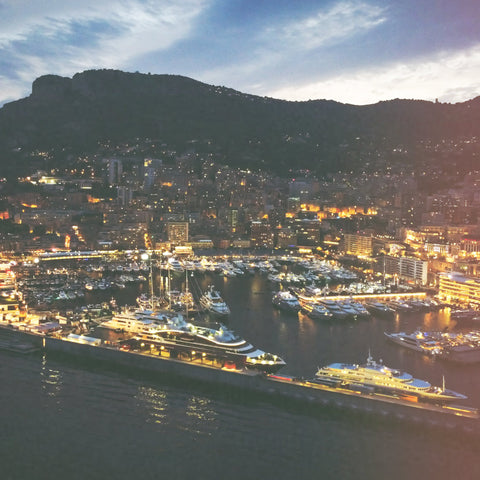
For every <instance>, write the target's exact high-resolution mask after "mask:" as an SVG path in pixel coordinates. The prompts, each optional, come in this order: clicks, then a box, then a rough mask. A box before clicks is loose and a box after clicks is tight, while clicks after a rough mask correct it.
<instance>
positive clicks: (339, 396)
mask: <svg viewBox="0 0 480 480" xmlns="http://www.w3.org/2000/svg"><path fill="white" fill-rule="evenodd" d="M0 328H1V329H2V331H4V332H9V333H10V334H12V335H14V336H17V337H19V338H20V339H21V341H23V342H28V343H30V344H31V345H32V346H33V347H39V349H40V350H41V351H45V352H47V353H49V352H53V353H62V354H66V355H72V356H75V357H77V358H81V359H88V360H93V361H95V362H99V364H105V365H115V366H122V367H127V368H129V369H131V368H133V369H139V370H143V371H147V372H154V373H160V374H162V375H165V376H170V377H172V378H182V379H187V380H191V381H193V382H194V383H197V384H198V383H202V384H207V385H216V386H218V385H221V386H222V387H226V388H230V389H232V390H233V391H236V392H237V393H238V394H241V393H242V392H251V393H257V394H260V395H262V396H266V397H268V398H270V399H272V400H278V399H284V400H291V401H294V402H300V403H303V404H305V403H306V404H312V405H318V406H319V407H322V408H334V409H339V410H349V411H353V412H359V413H363V414H367V415H371V416H373V417H377V418H382V419H391V420H392V421H401V422H406V423H409V422H413V423H416V424H425V425H430V426H436V427H442V428H443V427H445V428H449V429H459V430H462V431H464V432H468V433H478V431H479V429H478V420H479V418H480V416H479V413H478V411H477V409H475V408H473V407H468V406H463V405H451V404H448V405H436V404H431V403H425V402H418V401H415V400H414V399H413V398H400V397H396V396H391V395H385V394H380V393H374V392H365V391H361V390H360V389H356V390H355V389H350V388H344V387H338V386H337V387H332V386H327V385H322V384H319V383H316V382H315V381H314V380H313V379H312V380H306V379H299V378H293V377H289V376H283V375H277V374H266V373H261V372H257V371H252V370H248V369H243V368H242V369H240V368H238V367H237V366H235V365H234V364H229V363H228V362H227V363H222V364H220V365H219V364H215V362H210V363H208V362H205V361H204V360H203V359H202V358H192V359H185V358H183V359H179V358H171V357H169V356H168V357H167V356H162V352H161V351H158V350H156V349H154V350H147V351H146V352H145V351H138V350H123V349H122V348H121V346H120V345H118V344H112V343H106V342H102V341H101V340H100V339H97V338H92V337H85V336H82V335H73V336H70V337H65V336H62V335H58V334H47V335H44V334H41V335H40V334H35V333H31V332H29V331H26V330H25V331H22V330H20V329H17V328H13V327H12V326H9V325H6V324H1V325H0Z"/></svg>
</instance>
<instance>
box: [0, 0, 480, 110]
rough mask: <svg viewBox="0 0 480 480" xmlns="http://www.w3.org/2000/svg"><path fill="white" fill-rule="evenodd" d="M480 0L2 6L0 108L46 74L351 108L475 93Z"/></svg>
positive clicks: (59, 0)
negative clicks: (166, 83) (113, 72)
mask: <svg viewBox="0 0 480 480" xmlns="http://www.w3.org/2000/svg"><path fill="white" fill-rule="evenodd" d="M479 21H480V8H479V5H478V0H316V1H314V0H181V1H180V0H0V105H2V104H3V103H5V102H8V101H12V100H16V99H19V98H22V97H25V96H28V95H29V94H30V92H31V84H32V82H33V81H34V80H35V78H37V77H39V76H40V75H44V74H57V75H62V76H67V77H71V76H72V75H74V74H75V73H77V72H81V71H83V70H89V69H97V68H114V69H120V70H124V71H130V72H134V71H139V72H144V73H147V72H150V73H159V74H161V73H168V74H178V75H185V76H188V77H191V78H194V79H196V80H200V81H203V82H206V83H209V84H213V85H224V86H227V87H231V88H234V89H237V90H240V91H242V92H245V93H251V94H256V95H265V96H269V97H275V98H283V99H287V100H308V99H330V100H336V101H339V102H342V103H352V104H356V105H363V104H370V103H376V102H378V101H381V100H388V99H392V98H415V99H424V100H435V99H437V98H438V99H439V100H440V101H443V102H452V103H454V102H461V101H465V100H468V99H471V98H474V97H475V96H477V95H480V28H479V27H478V25H479V23H480V22H479Z"/></svg>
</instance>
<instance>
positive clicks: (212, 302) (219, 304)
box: [198, 285, 230, 317]
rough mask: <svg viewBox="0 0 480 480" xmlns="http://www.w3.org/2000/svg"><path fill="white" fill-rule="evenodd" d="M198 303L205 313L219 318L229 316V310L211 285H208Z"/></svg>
mask: <svg viewBox="0 0 480 480" xmlns="http://www.w3.org/2000/svg"><path fill="white" fill-rule="evenodd" d="M198 303H199V304H200V306H201V307H202V308H203V309H204V310H206V311H207V312H210V313H213V314H214V315H218V316H220V317H226V316H228V315H230V308H229V306H228V305H227V304H226V303H225V301H224V300H223V298H222V297H221V295H220V293H219V292H218V290H215V288H214V287H213V285H209V286H208V287H207V290H206V291H205V292H204V293H203V295H202V296H201V297H200V298H199V300H198Z"/></svg>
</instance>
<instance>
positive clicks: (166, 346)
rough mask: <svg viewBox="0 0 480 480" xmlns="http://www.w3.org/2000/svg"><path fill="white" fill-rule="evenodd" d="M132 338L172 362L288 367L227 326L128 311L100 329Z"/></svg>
mask: <svg viewBox="0 0 480 480" xmlns="http://www.w3.org/2000/svg"><path fill="white" fill-rule="evenodd" d="M100 326H101V327H104V328H109V329H113V330H117V331H119V330H121V331H123V332H124V333H126V334H131V335H132V336H131V338H130V339H129V340H128V341H130V342H132V343H133V344H134V345H135V346H136V347H137V348H147V347H148V348H150V349H156V350H161V351H166V352H169V358H180V357H187V359H188V360H195V359H200V360H203V359H205V360H206V361H217V362H222V363H225V364H229V363H233V364H235V365H236V366H237V368H243V367H247V368H251V369H256V370H260V371H263V372H267V373H275V372H276V371H278V370H279V369H280V368H281V367H283V366H284V365H285V362H284V361H283V359H282V358H280V357H279V356H278V355H274V354H271V353H267V352H264V351H263V350H260V349H258V348H256V347H254V346H253V345H251V344H250V343H248V342H247V341H246V340H244V339H243V338H241V337H239V336H238V335H236V334H235V333H234V332H233V331H232V330H230V329H228V328H227V327H225V326H224V325H220V326H219V327H218V328H211V327H205V326H200V325H195V324H192V323H189V322H187V321H186V320H185V318H184V317H183V316H182V315H173V314H170V313H167V312H165V313H161V312H154V311H152V310H125V311H123V312H122V313H119V314H117V315H114V316H113V317H112V318H111V319H110V320H108V321H106V322H104V323H102V324H101V325H100Z"/></svg>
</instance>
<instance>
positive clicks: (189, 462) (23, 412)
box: [0, 275, 480, 480]
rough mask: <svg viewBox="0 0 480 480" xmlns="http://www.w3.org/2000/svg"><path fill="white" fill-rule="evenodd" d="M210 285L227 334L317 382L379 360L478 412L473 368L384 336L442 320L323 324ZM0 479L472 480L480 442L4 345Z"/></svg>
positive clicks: (248, 284)
mask: <svg viewBox="0 0 480 480" xmlns="http://www.w3.org/2000/svg"><path fill="white" fill-rule="evenodd" d="M210 282H213V283H215V284H216V285H217V287H218V288H219V289H220V290H221V292H222V294H223V296H224V298H225V299H226V300H227V302H228V303H229V305H230V307H231V309H232V315H231V318H230V320H229V326H231V328H232V329H234V330H235V331H236V332H238V333H239V334H241V335H242V336H244V337H245V338H246V339H248V340H250V341H251V342H252V343H254V344H255V345H257V346H258V347H260V348H263V349H264V350H267V351H270V352H273V353H277V354H279V355H281V356H282V357H283V358H284V359H285V360H286V361H287V363H288V366H287V367H286V368H285V369H284V370H283V372H284V373H286V374H292V375H297V376H305V377H311V376H313V375H314V373H315V370H316V367H317V366H321V365H324V364H326V363H331V362H334V361H348V362H349V361H352V362H362V361H363V360H365V359H366V356H367V355H368V350H369V349H370V350H371V352H372V355H373V356H374V357H375V358H377V359H378V358H382V359H383V361H384V362H385V364H386V365H389V366H391V367H396V368H401V369H404V370H406V371H408V372H410V373H412V374H413V375H414V376H417V377H418V378H422V379H425V380H429V381H431V382H432V383H434V384H438V385H440V384H441V382H442V375H445V378H446V381H447V386H448V387H450V388H452V389H454V390H457V391H460V392H462V393H465V394H467V395H468V396H469V402H468V403H469V404H470V405H473V406H476V407H480V365H468V366H461V365H455V364H449V363H446V362H442V361H438V360H433V359H430V358H427V357H423V356H422V355H420V354H417V353H416V352H412V351H408V350H403V349H401V348H400V347H398V346H397V345H394V344H391V343H388V342H387V341H386V340H385V339H384V335H383V332H384V331H400V330H412V329H414V328H416V327H419V326H423V327H424V328H431V329H435V328H444V327H445V326H449V327H450V328H452V327H453V326H454V325H453V323H450V320H449V316H448V313H447V312H435V313H429V314H425V315H423V314H415V315H403V314H402V315H399V316H397V317H396V318H395V319H393V320H385V319H377V318H371V319H369V320H361V321H357V322H352V323H349V322H342V323H336V324H335V323H322V322H319V321H313V320H310V319H309V318H308V317H305V316H302V315H300V316H295V315H291V314H286V313H283V312H279V311H276V310H274V309H273V308H272V306H271V290H272V286H271V285H270V284H269V283H268V282H267V280H266V279H265V278H264V277H261V276H257V275H255V276H253V277H248V278H228V279H226V278H222V277H216V276H210V277H204V278H202V279H200V284H201V286H202V287H205V286H206V285H207V284H208V283H210ZM0 362H1V363H0V385H1V389H0V408H1V415H2V434H1V441H0V472H1V477H0V478H2V479H5V480H7V479H12V480H13V479H22V480H23V479H63V478H65V479H97V478H98V479H110V478H112V479H114V478H115V479H130V478H142V479H145V480H147V479H154V478H155V479H158V478H169V479H187V478H189V479H190V478H197V479H210V478H212V479H217V478H218V479H223V478H229V479H234V480H236V479H264V480H269V479H345V480H348V479H367V478H368V479H391V480H396V479H405V478H410V479H416V478H428V479H440V480H443V479H445V480H447V479H452V478H455V477H456V478H461V479H462V480H469V479H478V478H480V460H479V457H478V452H479V451H480V444H479V442H478V441H476V440H473V439H472V437H471V436H468V435H466V434H464V433H462V432H459V431H451V430H438V429H431V428H427V427H424V426H420V425H410V424H405V425H402V424H399V423H392V422H389V421H387V420H382V419H376V418H372V417H365V416H361V415H355V414H353V413H348V412H334V411H329V410H325V409H322V408H320V407H318V408H317V407H315V408H312V407H309V408H303V407H301V406H292V405H283V404H282V402H268V401H266V400H262V399H259V398H258V397H256V396H248V395H245V396H242V397H241V398H238V397H235V396H234V395H233V394H232V393H225V392H222V390H221V389H218V390H210V389H206V388H201V387H200V388H199V387H193V386H191V385H189V383H188V382H181V383H178V384H177V383H175V384H172V383H166V382H165V380H162V378H160V377H157V376H155V375H147V374H144V373H140V372H138V373H132V372H126V371H122V370H116V369H113V368H106V367H103V366H99V365H95V364H91V363H87V362H85V361H78V360H74V359H62V358H59V357H51V356H49V355H41V354H33V355H19V354H14V353H9V352H6V351H1V350H0Z"/></svg>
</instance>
